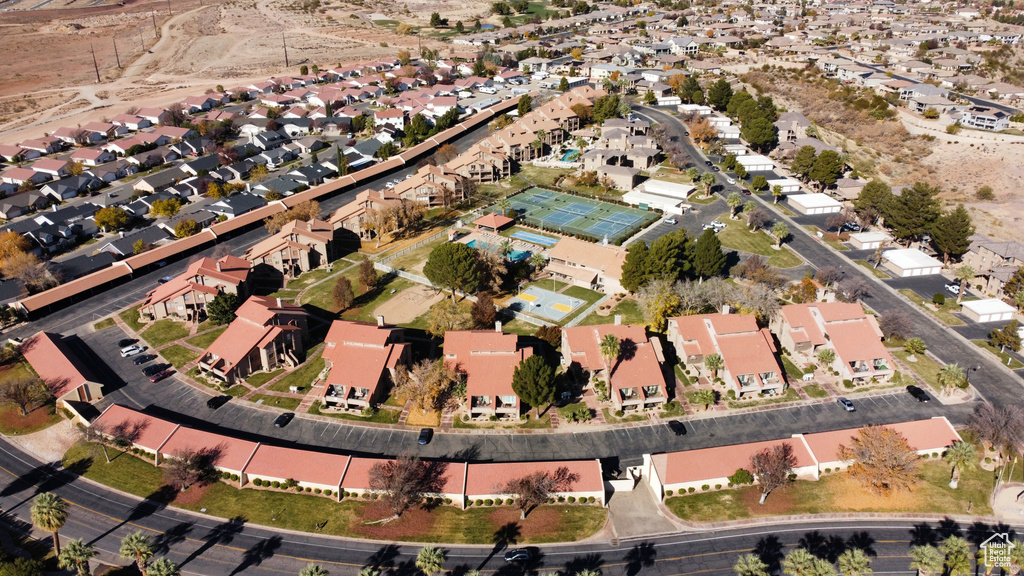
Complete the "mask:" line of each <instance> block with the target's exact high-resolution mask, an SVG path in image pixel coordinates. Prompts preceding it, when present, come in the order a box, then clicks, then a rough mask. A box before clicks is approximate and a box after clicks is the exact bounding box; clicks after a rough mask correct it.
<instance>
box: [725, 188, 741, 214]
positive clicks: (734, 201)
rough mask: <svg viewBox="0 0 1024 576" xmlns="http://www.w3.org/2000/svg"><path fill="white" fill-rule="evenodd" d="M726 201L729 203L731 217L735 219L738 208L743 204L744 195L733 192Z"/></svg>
mask: <svg viewBox="0 0 1024 576" xmlns="http://www.w3.org/2000/svg"><path fill="white" fill-rule="evenodd" d="M725 203H726V204H728V205H729V218H731V219H733V220H735V219H736V210H737V209H738V208H739V207H740V206H742V205H743V196H740V193H739V192H733V193H732V194H729V197H728V198H726V199H725Z"/></svg>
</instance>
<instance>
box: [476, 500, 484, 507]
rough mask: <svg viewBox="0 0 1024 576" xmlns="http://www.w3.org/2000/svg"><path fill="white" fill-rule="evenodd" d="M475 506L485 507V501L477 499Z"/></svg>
mask: <svg viewBox="0 0 1024 576" xmlns="http://www.w3.org/2000/svg"><path fill="white" fill-rule="evenodd" d="M475 504H476V505H477V506H483V505H484V501H483V500H481V499H480V498H477V499H476V501H475Z"/></svg>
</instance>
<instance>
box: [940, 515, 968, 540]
mask: <svg viewBox="0 0 1024 576" xmlns="http://www.w3.org/2000/svg"><path fill="white" fill-rule="evenodd" d="M935 530H936V532H938V533H939V536H940V537H941V538H943V539H945V538H949V537H950V536H963V532H962V530H961V529H960V523H959V522H957V521H956V520H953V519H952V518H948V517H947V518H943V519H942V520H939V526H938V528H936V529H935Z"/></svg>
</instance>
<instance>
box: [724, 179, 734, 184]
mask: <svg viewBox="0 0 1024 576" xmlns="http://www.w3.org/2000/svg"><path fill="white" fill-rule="evenodd" d="M725 181H726V182H728V183H729V184H735V183H736V181H735V180H733V179H732V178H726V179H725Z"/></svg>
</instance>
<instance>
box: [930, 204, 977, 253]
mask: <svg viewBox="0 0 1024 576" xmlns="http://www.w3.org/2000/svg"><path fill="white" fill-rule="evenodd" d="M971 234H974V225H973V224H971V215H970V214H969V213H968V212H967V209H966V208H964V205H963V204H961V205H959V206H957V207H956V209H955V210H952V211H950V212H947V213H946V214H943V215H942V216H940V217H939V219H938V220H936V221H935V226H933V227H932V243H933V244H934V245H935V250H936V251H937V252H939V253H941V254H942V258H943V261H944V262H945V263H946V264H949V258H950V257H953V258H959V257H960V256H961V255H963V254H964V253H965V252H967V248H968V247H970V245H971V241H970V240H969V238H970V237H971Z"/></svg>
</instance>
